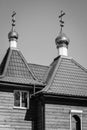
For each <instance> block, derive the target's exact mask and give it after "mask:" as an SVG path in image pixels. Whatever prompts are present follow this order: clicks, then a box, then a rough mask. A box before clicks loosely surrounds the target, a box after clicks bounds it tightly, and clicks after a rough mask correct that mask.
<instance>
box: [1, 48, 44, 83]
mask: <svg viewBox="0 0 87 130" xmlns="http://www.w3.org/2000/svg"><path fill="white" fill-rule="evenodd" d="M0 74H1V76H0V81H5V82H6V81H7V82H15V83H23V84H31V83H32V84H38V85H42V83H41V82H39V81H38V79H37V78H36V77H35V75H34V74H33V72H32V71H31V69H30V68H29V66H28V64H27V62H26V60H25V59H24V57H23V55H22V53H21V52H20V51H19V50H14V49H10V48H9V49H8V50H7V53H6V55H5V57H4V58H3V61H2V63H1V66H0Z"/></svg>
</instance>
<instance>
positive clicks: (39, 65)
mask: <svg viewBox="0 0 87 130" xmlns="http://www.w3.org/2000/svg"><path fill="white" fill-rule="evenodd" d="M27 64H28V65H29V64H30V65H37V66H42V67H48V68H49V66H47V65H41V64H36V63H27Z"/></svg>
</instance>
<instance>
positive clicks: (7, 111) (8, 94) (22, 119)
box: [0, 91, 32, 130]
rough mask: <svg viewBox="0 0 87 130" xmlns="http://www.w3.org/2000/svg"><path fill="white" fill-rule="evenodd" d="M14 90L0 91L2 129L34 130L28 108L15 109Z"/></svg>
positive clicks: (0, 129) (0, 123) (0, 126)
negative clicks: (27, 117) (29, 118)
mask: <svg viewBox="0 0 87 130" xmlns="http://www.w3.org/2000/svg"><path fill="white" fill-rule="evenodd" d="M13 106H14V94H13V91H0V130H32V122H31V121H30V120H26V113H27V110H26V109H15V108H14V107H13Z"/></svg>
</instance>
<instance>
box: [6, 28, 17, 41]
mask: <svg viewBox="0 0 87 130" xmlns="http://www.w3.org/2000/svg"><path fill="white" fill-rule="evenodd" d="M8 39H9V41H13V40H15V41H17V39H18V33H17V32H16V31H15V30H11V31H10V32H9V33H8Z"/></svg>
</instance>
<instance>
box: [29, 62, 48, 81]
mask: <svg viewBox="0 0 87 130" xmlns="http://www.w3.org/2000/svg"><path fill="white" fill-rule="evenodd" d="M28 66H29V68H30V69H31V70H32V71H33V73H34V75H35V77H37V79H38V80H39V81H42V82H43V83H45V81H46V78H47V72H48V69H49V67H48V66H44V65H37V64H30V63H29V64H28Z"/></svg>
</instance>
